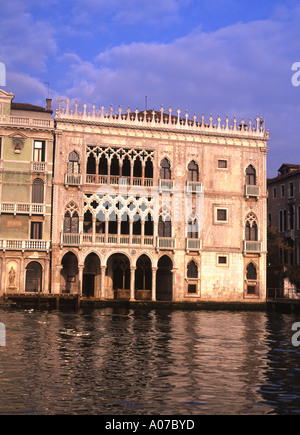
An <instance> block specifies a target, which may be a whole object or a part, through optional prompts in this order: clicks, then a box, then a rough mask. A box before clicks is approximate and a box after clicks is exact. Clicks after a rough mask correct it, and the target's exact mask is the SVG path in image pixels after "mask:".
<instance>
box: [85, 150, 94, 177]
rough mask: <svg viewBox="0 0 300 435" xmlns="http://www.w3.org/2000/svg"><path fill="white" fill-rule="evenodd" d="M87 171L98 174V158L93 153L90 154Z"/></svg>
mask: <svg viewBox="0 0 300 435" xmlns="http://www.w3.org/2000/svg"><path fill="white" fill-rule="evenodd" d="M86 173H87V174H90V175H93V174H96V158H95V156H94V154H93V153H91V154H90V155H89V156H88V159H87V165H86Z"/></svg>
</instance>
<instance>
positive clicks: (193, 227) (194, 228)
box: [187, 218, 199, 239]
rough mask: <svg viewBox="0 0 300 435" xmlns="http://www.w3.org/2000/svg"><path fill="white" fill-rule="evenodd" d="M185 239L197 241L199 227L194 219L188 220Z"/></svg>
mask: <svg viewBox="0 0 300 435" xmlns="http://www.w3.org/2000/svg"><path fill="white" fill-rule="evenodd" d="M187 238H188V239H198V238H199V226H198V221H197V219H196V218H190V219H189V220H188V226H187Z"/></svg>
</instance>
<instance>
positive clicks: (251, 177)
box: [246, 165, 256, 186]
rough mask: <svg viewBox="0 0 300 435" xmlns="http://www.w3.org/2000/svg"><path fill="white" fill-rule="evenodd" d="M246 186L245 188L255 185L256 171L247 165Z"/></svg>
mask: <svg viewBox="0 0 300 435" xmlns="http://www.w3.org/2000/svg"><path fill="white" fill-rule="evenodd" d="M246 184H247V186H255V185H256V170H255V168H254V167H253V166H252V165H249V166H248V168H247V169H246Z"/></svg>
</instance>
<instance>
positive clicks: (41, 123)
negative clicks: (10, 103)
mask: <svg viewBox="0 0 300 435" xmlns="http://www.w3.org/2000/svg"><path fill="white" fill-rule="evenodd" d="M2 123H4V124H11V125H15V126H22V127H31V128H32V127H35V128H39V129H54V119H43V118H25V117H21V116H9V115H6V116H4V118H2Z"/></svg>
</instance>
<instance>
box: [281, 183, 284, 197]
mask: <svg viewBox="0 0 300 435" xmlns="http://www.w3.org/2000/svg"><path fill="white" fill-rule="evenodd" d="M284 197H285V185H284V184H283V185H282V186H281V198H284Z"/></svg>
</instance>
